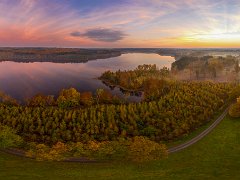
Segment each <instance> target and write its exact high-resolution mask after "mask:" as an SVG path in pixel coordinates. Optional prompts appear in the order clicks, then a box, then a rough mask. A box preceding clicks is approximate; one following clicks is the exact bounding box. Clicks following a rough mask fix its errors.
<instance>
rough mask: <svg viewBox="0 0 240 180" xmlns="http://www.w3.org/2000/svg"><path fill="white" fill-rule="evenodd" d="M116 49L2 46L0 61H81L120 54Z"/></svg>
mask: <svg viewBox="0 0 240 180" xmlns="http://www.w3.org/2000/svg"><path fill="white" fill-rule="evenodd" d="M120 55H121V52H120V51H118V50H114V49H78V48H0V62H1V61H14V62H54V63H80V62H87V61H89V60H95V59H106V58H110V57H117V56H120Z"/></svg>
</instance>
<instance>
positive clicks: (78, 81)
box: [0, 53, 174, 101]
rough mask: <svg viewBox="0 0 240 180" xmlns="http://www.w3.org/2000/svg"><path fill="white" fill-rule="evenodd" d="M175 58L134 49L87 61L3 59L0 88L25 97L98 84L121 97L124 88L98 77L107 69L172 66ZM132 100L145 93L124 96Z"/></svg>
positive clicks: (89, 88)
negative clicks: (32, 61)
mask: <svg viewBox="0 0 240 180" xmlns="http://www.w3.org/2000/svg"><path fill="white" fill-rule="evenodd" d="M172 62H174V58H173V57H170V56H160V55H158V54H144V53H131V54H123V55H121V56H119V57H114V58H108V59H98V60H92V61H89V62H87V63H51V62H35V63H16V62H11V61H5V62H1V63H0V90H1V91H3V92H5V93H7V94H9V95H10V96H12V97H13V98H15V99H17V100H19V101H23V100H24V99H26V98H29V97H32V96H34V95H36V94H37V93H43V94H46V95H55V96H56V95H57V94H58V93H59V91H60V90H61V89H63V88H70V87H74V88H76V89H77V90H79V91H80V92H83V91H91V92H95V90H96V89H98V88H103V89H107V90H110V91H112V93H113V94H115V95H119V96H121V97H123V96H124V94H123V93H122V92H121V91H120V89H118V88H115V89H113V90H112V89H110V88H109V87H107V86H106V85H104V84H103V83H102V82H101V81H100V80H98V79H96V78H97V77H99V76H100V75H101V74H102V73H103V72H104V71H106V70H112V71H117V70H119V69H120V70H130V69H135V68H136V67H137V66H138V65H141V64H156V65H157V66H158V67H164V66H166V67H168V68H170V67H171V63H172ZM124 97H125V98H127V99H129V100H131V101H139V100H140V99H141V97H138V96H134V95H130V96H128V97H127V96H124Z"/></svg>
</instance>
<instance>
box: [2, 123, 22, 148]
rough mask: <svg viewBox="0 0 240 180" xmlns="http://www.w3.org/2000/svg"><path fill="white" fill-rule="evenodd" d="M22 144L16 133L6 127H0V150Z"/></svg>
mask: <svg viewBox="0 0 240 180" xmlns="http://www.w3.org/2000/svg"><path fill="white" fill-rule="evenodd" d="M22 143H23V140H22V138H21V137H20V136H19V135H17V134H16V131H15V130H13V129H11V128H10V127H8V126H2V125H0V148H10V147H17V146H19V145H21V144H22Z"/></svg>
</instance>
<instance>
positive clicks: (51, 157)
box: [26, 142, 68, 161]
mask: <svg viewBox="0 0 240 180" xmlns="http://www.w3.org/2000/svg"><path fill="white" fill-rule="evenodd" d="M67 152H68V148H67V146H66V145H65V144H64V143H62V142H58V143H56V144H55V145H53V146H52V147H51V148H50V147H48V146H46V145H45V144H38V145H36V146H34V147H32V148H31V149H30V150H29V151H27V152H26V156H27V157H35V158H36V160H38V161H43V160H47V161H60V160H63V159H65V153H67Z"/></svg>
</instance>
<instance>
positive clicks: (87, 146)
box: [26, 136, 168, 162]
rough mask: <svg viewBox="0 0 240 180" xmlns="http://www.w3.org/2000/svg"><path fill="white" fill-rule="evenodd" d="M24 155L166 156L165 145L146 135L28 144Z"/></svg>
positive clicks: (133, 158) (49, 157) (120, 158)
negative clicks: (151, 139)
mask: <svg viewBox="0 0 240 180" xmlns="http://www.w3.org/2000/svg"><path fill="white" fill-rule="evenodd" d="M28 146H29V147H28V150H27V152H26V155H27V156H28V157H31V158H36V159H37V160H40V161H41V160H48V161H52V160H57V161H59V160H64V159H66V158H68V157H70V158H71V157H74V158H77V157H85V158H88V159H95V160H98V159H100V160H118V161H123V160H130V161H134V162H145V161H152V160H160V159H162V158H165V157H167V154H168V152H167V147H166V146H165V145H163V144H159V143H156V142H154V141H150V140H149V139H148V138H146V137H138V136H136V137H134V138H129V139H126V140H123V139H122V140H120V141H104V142H96V141H89V142H87V143H81V142H77V143H63V142H57V143H56V144H54V145H53V146H50V147H49V146H47V145H45V144H34V143H31V144H29V145H28Z"/></svg>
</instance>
